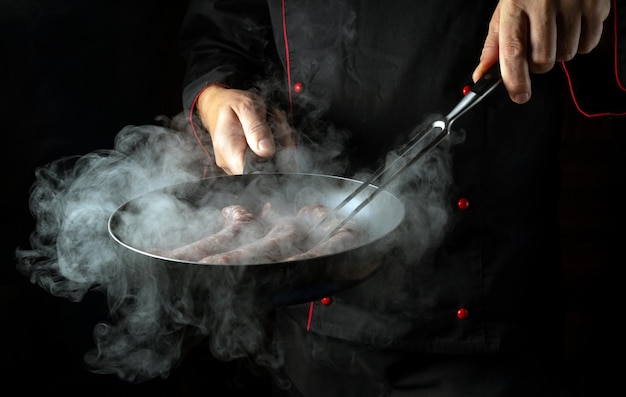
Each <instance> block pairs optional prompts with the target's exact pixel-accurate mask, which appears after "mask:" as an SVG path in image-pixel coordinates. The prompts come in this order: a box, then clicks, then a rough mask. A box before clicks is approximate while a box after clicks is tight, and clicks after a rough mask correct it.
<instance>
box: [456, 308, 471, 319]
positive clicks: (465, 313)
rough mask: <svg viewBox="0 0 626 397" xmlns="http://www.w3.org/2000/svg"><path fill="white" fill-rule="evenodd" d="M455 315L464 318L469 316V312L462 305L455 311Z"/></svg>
mask: <svg viewBox="0 0 626 397" xmlns="http://www.w3.org/2000/svg"><path fill="white" fill-rule="evenodd" d="M456 316H457V318H458V319H460V320H465V319H466V318H467V317H468V316H469V312H468V311H467V309H466V308H464V307H462V308H460V309H459V310H457V311H456Z"/></svg>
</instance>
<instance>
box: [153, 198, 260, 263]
mask: <svg viewBox="0 0 626 397" xmlns="http://www.w3.org/2000/svg"><path fill="white" fill-rule="evenodd" d="M222 218H223V220H224V224H225V227H224V228H223V229H221V230H220V231H218V232H217V233H214V234H212V235H210V236H207V237H205V238H203V239H200V240H198V241H195V242H193V243H191V244H187V245H184V246H182V247H179V248H175V249H173V250H171V251H169V252H168V253H166V254H165V256H168V257H170V258H173V259H180V260H186V261H198V260H200V259H202V258H204V257H206V256H209V255H213V254H217V253H220V252H224V251H228V250H230V249H233V248H235V247H237V246H239V245H241V244H242V243H243V242H245V241H252V240H256V239H258V238H260V237H261V236H262V235H263V231H264V229H265V224H264V223H263V222H262V221H261V220H260V219H259V218H258V217H257V216H256V215H255V214H254V213H253V212H252V211H250V210H249V209H247V208H245V207H243V206H241V205H231V206H228V207H224V208H222Z"/></svg>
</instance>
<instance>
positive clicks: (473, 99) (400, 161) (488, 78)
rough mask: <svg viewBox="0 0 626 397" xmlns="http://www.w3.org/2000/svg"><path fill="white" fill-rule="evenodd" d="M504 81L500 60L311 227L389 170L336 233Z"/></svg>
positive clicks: (331, 214) (332, 214) (317, 226)
mask: <svg viewBox="0 0 626 397" xmlns="http://www.w3.org/2000/svg"><path fill="white" fill-rule="evenodd" d="M501 82H502V77H501V75H500V66H499V64H497V63H496V64H495V65H494V66H493V67H491V69H489V71H487V73H485V74H484V75H483V77H482V78H481V79H480V80H479V81H477V82H476V84H475V85H474V86H473V87H472V89H471V90H470V91H469V92H468V93H467V95H465V96H464V97H463V99H461V101H459V103H458V104H457V105H456V106H455V107H454V108H453V109H452V110H451V111H450V112H449V113H448V114H447V115H446V116H445V117H443V118H441V119H438V120H435V121H434V122H432V123H431V124H430V125H429V127H427V128H425V129H423V130H421V131H419V132H418V133H417V134H415V136H414V137H413V138H411V140H410V141H409V142H408V143H407V144H405V146H404V148H405V149H404V150H402V152H401V154H400V156H399V157H397V158H396V159H395V160H394V161H393V162H391V163H390V164H386V165H384V166H382V167H380V168H378V169H377V170H376V171H375V172H374V173H373V174H372V175H371V176H370V177H369V178H368V179H367V180H366V181H365V182H364V183H363V184H362V185H360V186H359V187H357V188H356V189H355V190H354V192H352V193H351V194H349V195H348V196H347V197H346V198H345V199H344V200H343V201H342V202H341V203H339V204H338V205H337V206H336V207H335V208H334V209H333V211H331V213H330V214H329V215H328V216H327V217H326V218H324V219H322V220H321V221H320V222H319V223H318V224H317V225H316V226H314V227H313V228H312V229H311V232H313V231H314V230H315V229H317V228H319V227H320V226H321V225H322V224H323V223H324V222H326V221H327V220H328V219H331V218H332V217H333V216H335V215H336V214H337V212H338V211H340V210H341V209H342V208H343V207H344V206H345V205H347V204H348V203H349V202H351V201H352V200H354V198H355V197H356V196H357V195H358V194H359V193H361V191H362V190H363V189H364V188H365V187H366V186H367V185H369V184H371V183H374V182H376V181H377V180H378V179H379V178H380V177H381V176H383V175H385V174H387V173H389V174H388V175H386V177H385V180H384V181H382V182H380V183H378V184H377V186H378V189H375V190H373V191H372V192H371V194H370V196H369V197H366V198H365V199H362V200H361V201H360V203H359V204H358V205H357V206H355V207H354V209H353V210H352V211H351V212H350V213H348V215H346V216H345V217H344V219H343V221H342V222H340V223H339V224H338V225H337V226H336V227H335V228H334V229H332V230H331V231H330V232H329V233H328V234H327V235H326V236H325V237H324V238H323V239H325V238H328V237H330V236H332V235H333V234H335V233H336V232H337V231H338V230H339V229H340V228H341V227H343V226H344V225H345V224H346V223H347V222H348V221H350V220H351V219H352V218H353V217H354V216H355V215H356V214H358V213H359V212H360V211H361V210H362V209H363V208H364V207H365V206H366V205H368V204H369V203H370V201H371V200H372V199H373V198H374V197H375V196H376V195H377V194H378V193H379V192H381V191H382V190H383V189H384V188H385V187H387V186H388V185H389V184H390V183H392V182H393V181H394V180H395V178H396V177H397V176H398V175H399V174H400V173H402V172H403V171H404V170H405V169H407V168H408V167H409V166H411V165H412V164H414V163H415V162H416V161H417V160H419V159H420V158H422V157H423V156H424V155H425V154H426V153H428V152H429V151H431V150H432V149H433V148H434V147H436V146H437V145H438V144H439V143H440V142H441V141H443V140H444V139H445V138H446V137H447V136H448V135H449V134H450V127H451V126H452V124H453V123H454V122H455V121H456V120H457V119H458V118H460V117H461V116H463V115H464V114H465V113H466V112H467V111H468V110H470V109H471V108H473V107H474V106H475V105H476V104H478V103H479V102H480V101H481V100H483V99H484V98H485V97H487V96H488V95H489V94H491V93H492V92H493V91H494V90H495V89H496V87H498V86H499V85H500V83H501ZM391 170H393V171H391ZM311 232H310V233H311ZM323 239H322V240H323Z"/></svg>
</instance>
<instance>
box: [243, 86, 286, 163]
mask: <svg viewBox="0 0 626 397" xmlns="http://www.w3.org/2000/svg"><path fill="white" fill-rule="evenodd" d="M233 110H234V111H235V113H236V114H237V117H238V118H239V122H240V123H241V128H242V130H243V133H244V136H245V139H246V141H247V142H248V146H250V149H252V151H253V152H255V153H256V154H257V155H259V156H261V157H269V156H271V155H273V154H274V151H275V150H276V145H275V143H274V137H273V136H272V130H271V129H270V127H269V125H268V124H267V111H266V107H265V104H264V103H263V101H262V100H260V99H259V98H256V97H248V100H244V101H241V102H239V103H238V104H236V106H234V107H233Z"/></svg>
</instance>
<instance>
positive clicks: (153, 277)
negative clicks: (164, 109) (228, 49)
mask: <svg viewBox="0 0 626 397" xmlns="http://www.w3.org/2000/svg"><path fill="white" fill-rule="evenodd" d="M163 120H165V121H166V122H164V125H163V126H155V125H147V126H128V127H125V128H124V129H123V130H121V131H120V132H119V133H118V135H117V136H116V138H115V143H114V148H113V149H112V150H99V151H95V152H92V153H89V154H86V155H83V156H75V157H67V158H61V159H58V160H56V161H54V162H52V163H50V164H48V165H46V166H43V167H40V168H39V169H37V170H36V180H35V182H34V184H33V186H32V191H31V199H30V208H31V212H32V215H33V217H34V218H35V220H36V230H35V231H33V232H32V234H31V238H30V248H29V249H19V248H18V249H17V252H16V254H17V258H18V264H17V268H18V270H19V271H20V272H21V273H23V274H24V275H26V276H28V277H29V278H30V280H31V282H33V283H37V284H39V285H40V286H41V287H42V288H44V289H45V290H47V291H49V292H50V293H51V294H53V295H55V296H59V297H64V298H67V299H69V300H71V301H80V300H81V299H82V298H83V297H84V295H85V294H86V293H87V292H88V291H100V292H102V293H104V294H106V297H107V302H108V306H109V311H110V320H109V321H107V322H106V323H105V322H103V323H101V324H98V325H97V326H96V327H95V329H94V338H95V345H96V346H95V348H94V350H93V351H91V352H88V353H87V354H86V356H85V359H86V362H87V364H89V365H90V366H91V368H92V370H93V371H94V372H97V373H108V374H116V375H117V376H118V377H120V378H122V379H125V380H128V381H142V380H147V379H150V378H154V377H159V376H160V377H167V376H168V374H169V371H170V370H171V369H172V368H173V367H174V366H175V365H176V364H177V363H178V362H179V361H180V360H181V359H182V357H183V356H184V353H185V351H186V350H187V349H189V348H191V347H193V346H194V345H196V344H197V343H206V340H207V339H208V341H209V344H210V347H211V350H212V352H213V353H214V355H215V356H216V357H217V358H220V359H224V360H229V359H234V358H238V357H247V356H251V357H257V356H258V360H264V361H265V362H271V361H272V358H271V355H268V353H266V352H265V351H264V350H265V343H266V335H265V324H264V322H265V317H264V313H265V311H264V310H263V308H259V307H254V306H253V305H247V304H244V303H249V301H247V298H248V297H247V296H246V292H245V291H238V290H237V289H236V288H233V286H234V285H235V284H236V283H237V277H238V274H237V273H236V272H232V274H220V275H219V276H220V277H219V280H217V279H215V275H214V274H212V273H211V274H209V273H206V272H203V269H191V270H189V269H186V270H185V271H181V268H180V267H172V266H167V265H166V264H164V263H159V262H158V261H156V263H155V261H153V260H150V259H148V258H146V257H144V256H142V255H133V253H132V252H130V251H129V250H127V249H125V248H123V247H121V246H120V245H119V244H117V243H116V242H115V241H113V240H112V239H111V237H110V235H109V232H108V228H107V224H108V220H109V217H110V216H111V214H112V213H113V212H114V211H115V210H116V209H117V208H118V207H119V206H120V205H122V204H124V203H125V202H127V201H128V200H130V199H132V198H134V197H137V196H139V195H142V194H144V193H147V192H150V191H153V190H155V189H159V188H162V187H165V186H169V185H172V184H176V183H182V182H189V181H194V180H198V179H200V178H201V177H202V176H203V169H204V166H205V164H206V163H207V162H208V161H209V160H208V158H207V156H206V155H205V153H204V152H202V151H201V150H199V145H198V142H197V141H196V140H195V138H194V136H193V134H192V133H191V132H190V131H189V128H190V127H188V126H187V123H186V121H184V120H183V117H182V115H179V116H177V117H175V118H174V119H172V120H168V119H167V118H164V119H163ZM162 226H163V227H167V225H162ZM244 319H245V320H244ZM267 365H271V364H267Z"/></svg>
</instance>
